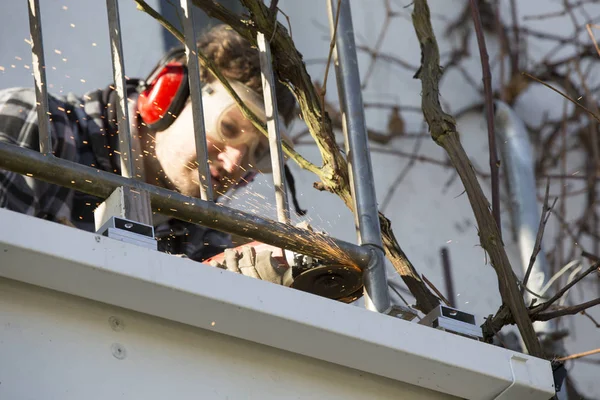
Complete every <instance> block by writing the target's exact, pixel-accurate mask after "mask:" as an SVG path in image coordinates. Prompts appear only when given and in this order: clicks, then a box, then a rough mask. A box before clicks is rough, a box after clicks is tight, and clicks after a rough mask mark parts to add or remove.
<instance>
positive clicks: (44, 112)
mask: <svg viewBox="0 0 600 400" xmlns="http://www.w3.org/2000/svg"><path fill="white" fill-rule="evenodd" d="M27 4H28V6H29V30H30V32H31V56H32V58H33V79H34V81H35V98H36V101H37V103H38V106H37V116H38V131H39V141H40V153H42V154H45V155H52V136H51V135H50V119H49V117H48V112H49V105H48V89H47V85H46V61H45V59H44V44H43V36H42V16H41V14H40V2H39V0H29V1H28V2H27Z"/></svg>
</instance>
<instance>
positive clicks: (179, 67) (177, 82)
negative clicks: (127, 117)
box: [137, 48, 190, 131]
mask: <svg viewBox="0 0 600 400" xmlns="http://www.w3.org/2000/svg"><path fill="white" fill-rule="evenodd" d="M184 55H185V50H184V49H182V48H176V49H174V50H172V51H170V52H169V53H167V54H166V55H165V56H164V57H163V58H162V60H161V61H160V62H159V63H158V65H157V67H156V68H155V69H154V70H153V71H152V73H150V75H149V77H148V78H147V79H146V81H145V87H144V88H143V89H142V91H141V93H140V96H139V97H138V101H137V109H138V112H139V113H140V116H141V117H142V120H143V121H144V123H145V124H146V125H147V126H148V127H149V128H151V129H153V130H157V131H162V130H164V129H166V128H167V127H168V126H169V125H171V124H172V123H173V120H174V119H175V118H177V116H178V115H179V113H180V112H181V110H182V109H183V107H184V106H185V103H186V101H187V98H188V96H189V94H190V88H189V83H188V73H187V67H186V65H185V64H184V63H182V62H180V61H173V60H174V59H181V58H182V57H183V56H184Z"/></svg>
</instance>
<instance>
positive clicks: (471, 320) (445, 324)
mask: <svg viewBox="0 0 600 400" xmlns="http://www.w3.org/2000/svg"><path fill="white" fill-rule="evenodd" d="M419 324H420V325H426V326H430V327H432V328H436V329H440V330H443V331H447V332H452V333H455V334H457V335H461V336H465V337H468V338H471V339H475V340H482V339H483V332H482V331H481V327H479V326H477V325H476V323H475V316H474V315H473V314H468V313H466V312H464V311H459V310H457V309H454V308H451V307H447V306H442V305H440V306H437V307H436V308H434V309H433V310H431V312H429V314H427V315H426V316H425V317H424V318H423V319H422V320H421V321H419Z"/></svg>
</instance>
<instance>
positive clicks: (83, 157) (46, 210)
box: [0, 81, 231, 261]
mask: <svg viewBox="0 0 600 400" xmlns="http://www.w3.org/2000/svg"><path fill="white" fill-rule="evenodd" d="M136 83H137V82H136V81H131V82H129V85H128V93H130V94H131V93H133V92H134V91H135V88H136ZM49 103H50V109H49V113H50V115H49V116H50V131H51V135H52V150H53V153H54V155H55V156H56V157H59V158H62V159H66V160H69V161H73V162H76V163H80V164H83V165H88V166H91V167H94V168H97V169H101V170H104V171H109V172H113V173H117V174H119V173H120V164H119V156H118V154H116V153H115V152H114V151H113V149H117V148H118V142H117V137H116V132H117V129H118V128H117V125H116V109H115V107H114V106H112V105H114V104H117V101H116V92H115V91H114V90H112V89H111V88H110V87H109V88H107V89H105V90H95V91H92V92H89V93H87V94H85V95H84V96H83V97H82V98H80V97H77V96H75V95H73V94H69V95H67V96H65V97H55V96H49ZM37 120H38V118H37V111H36V98H35V91H34V90H33V89H28V88H12V89H5V90H0V141H2V142H6V143H10V144H14V145H17V146H21V147H25V148H29V149H32V150H35V151H39V137H38V123H37ZM102 201H103V200H102V199H99V198H97V197H94V196H90V195H87V194H85V193H81V192H78V191H75V190H72V189H68V188H64V187H60V186H57V185H52V184H48V183H45V182H42V181H39V180H36V179H33V178H32V177H28V176H23V175H19V174H16V173H14V172H10V171H6V170H2V169H0V207H2V208H7V209H9V210H13V211H17V212H20V213H23V214H27V215H31V216H34V217H38V218H43V219H47V220H50V221H55V222H63V221H70V222H71V223H72V224H74V225H75V226H76V227H77V228H80V229H83V230H86V231H89V232H93V231H94V209H95V208H96V207H97V206H98V205H99V204H100V203H101V202H102ZM155 234H156V237H157V240H158V248H159V250H160V251H163V252H167V253H172V254H185V255H187V256H188V257H189V258H191V259H194V260H197V261H201V260H203V259H206V258H208V257H211V256H213V255H215V254H218V253H220V252H222V251H223V249H224V248H226V247H231V239H230V236H229V235H227V234H225V233H222V232H218V231H215V230H213V229H209V228H205V227H202V226H199V225H194V224H191V223H187V222H183V221H178V220H174V219H170V220H168V221H167V222H164V223H161V224H159V225H158V226H156V227H155Z"/></svg>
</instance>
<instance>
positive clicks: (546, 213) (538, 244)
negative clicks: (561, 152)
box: [521, 179, 558, 293]
mask: <svg viewBox="0 0 600 400" xmlns="http://www.w3.org/2000/svg"><path fill="white" fill-rule="evenodd" d="M549 197H550V180H549V179H548V181H546V195H545V196H544V205H543V207H542V216H541V218H540V224H539V226H538V232H537V236H536V238H535V245H534V246H533V254H531V258H530V259H529V265H528V266H527V271H526V272H525V277H524V278H523V286H522V288H521V293H523V290H524V289H525V287H527V282H528V281H529V275H530V274H531V270H532V269H533V264H535V259H536V258H537V255H538V254H539V252H540V251H541V250H542V238H543V236H544V228H545V227H546V223H547V222H548V218H550V212H551V211H552V209H553V208H554V205H555V204H556V201H557V200H558V197H557V198H555V199H554V203H552V205H551V206H550V207H548V200H549Z"/></svg>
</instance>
